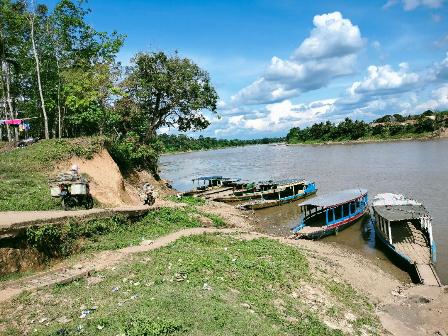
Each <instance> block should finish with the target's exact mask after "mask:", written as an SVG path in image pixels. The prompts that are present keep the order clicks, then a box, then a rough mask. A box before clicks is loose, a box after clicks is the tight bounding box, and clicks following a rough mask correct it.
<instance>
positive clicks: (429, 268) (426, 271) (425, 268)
mask: <svg viewBox="0 0 448 336" xmlns="http://www.w3.org/2000/svg"><path fill="white" fill-rule="evenodd" d="M415 270H416V273H417V276H418V279H419V281H420V283H421V284H423V285H426V286H437V287H441V286H443V284H442V282H441V281H440V279H439V277H438V275H437V273H436V270H435V269H434V266H433V265H432V264H415Z"/></svg>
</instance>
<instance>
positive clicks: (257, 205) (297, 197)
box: [241, 189, 317, 210]
mask: <svg viewBox="0 0 448 336" xmlns="http://www.w3.org/2000/svg"><path fill="white" fill-rule="evenodd" d="M316 192H317V189H315V190H313V191H311V192H307V193H304V194H300V195H295V196H292V197H287V198H283V199H279V200H267V201H265V202H263V201H260V202H256V203H255V202H254V203H247V204H243V205H242V206H241V207H242V208H244V209H247V210H260V209H266V208H271V207H275V206H279V205H282V204H287V203H291V202H295V201H298V200H301V199H304V198H306V197H309V196H311V195H314V194H315V193H316Z"/></svg>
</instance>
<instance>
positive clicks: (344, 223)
mask: <svg viewBox="0 0 448 336" xmlns="http://www.w3.org/2000/svg"><path fill="white" fill-rule="evenodd" d="M299 206H300V208H301V210H302V212H303V214H304V215H303V218H302V220H301V221H300V224H299V225H297V226H296V227H295V228H294V229H293V233H294V237H295V238H305V239H320V238H322V237H325V236H328V235H330V234H335V233H337V232H339V231H341V230H343V229H345V228H346V227H348V226H350V225H351V224H353V222H355V221H356V220H357V219H359V218H361V217H362V216H364V215H365V214H366V213H367V211H368V196H367V190H366V189H349V190H343V191H339V192H335V193H331V194H327V195H323V196H319V197H315V198H313V199H310V200H309V201H306V202H304V203H302V204H300V205H299Z"/></svg>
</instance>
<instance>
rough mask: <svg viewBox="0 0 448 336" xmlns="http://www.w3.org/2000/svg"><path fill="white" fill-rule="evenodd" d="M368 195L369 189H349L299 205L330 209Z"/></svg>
mask: <svg viewBox="0 0 448 336" xmlns="http://www.w3.org/2000/svg"><path fill="white" fill-rule="evenodd" d="M366 194H367V189H347V190H342V191H338V192H333V193H329V194H326V195H322V196H318V197H314V198H312V199H310V200H308V201H305V202H303V203H301V204H299V206H307V205H309V206H315V207H322V208H330V207H333V206H337V205H340V204H344V203H348V202H351V201H353V200H355V199H357V198H359V197H361V196H364V195H366Z"/></svg>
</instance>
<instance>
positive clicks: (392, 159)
mask: <svg viewBox="0 0 448 336" xmlns="http://www.w3.org/2000/svg"><path fill="white" fill-rule="evenodd" d="M160 169H161V176H162V177H163V178H165V179H168V180H171V181H172V185H173V187H174V188H176V189H178V190H181V191H185V190H189V189H191V188H192V187H193V185H192V182H191V179H192V178H193V177H195V176H204V175H223V176H228V177H241V178H243V179H247V180H251V181H259V180H266V179H283V178H292V177H297V178H305V179H308V180H312V181H315V182H316V184H317V187H318V189H319V191H318V194H323V193H326V192H331V191H338V190H343V189H351V188H358V187H362V188H367V189H368V190H369V197H370V199H373V196H374V195H375V194H377V193H383V192H393V193H401V194H404V195H406V196H408V197H411V198H414V199H417V200H419V201H421V202H423V204H424V205H425V206H426V208H427V209H428V210H429V211H430V213H431V216H432V217H433V232H434V237H435V240H436V243H437V264H436V269H437V272H438V274H439V277H440V278H441V280H442V282H443V283H444V284H448V216H447V215H448V200H447V198H448V139H441V140H431V141H400V142H389V143H372V144H346V145H319V146H311V145H307V146H286V145H256V146H247V147H239V148H227V149H220V150H212V151H204V152H191V153H182V154H173V155H164V156H162V157H161V159H160ZM299 203H300V202H297V203H292V204H287V205H283V206H280V207H274V208H270V209H264V210H260V211H257V212H256V213H255V218H256V223H257V224H256V225H257V229H258V230H259V231H261V232H266V233H271V234H281V235H288V234H290V230H291V228H292V227H294V226H295V225H296V224H297V223H298V220H299V217H300V210H299V207H298V204H299ZM366 222H367V221H366V220H364V221H363V220H360V221H358V222H357V223H355V224H354V225H352V226H351V227H349V228H348V229H346V230H344V231H342V232H340V233H339V234H338V235H337V236H330V237H327V238H324V240H323V241H324V242H328V243H337V244H342V245H344V246H346V247H348V248H350V249H354V250H356V251H357V252H359V253H361V254H363V255H365V256H367V257H368V258H370V259H371V260H372V261H373V262H375V263H377V264H379V265H380V266H381V267H382V268H383V269H385V270H386V271H388V272H391V273H393V274H394V275H396V276H397V277H398V278H400V279H401V280H406V279H407V274H406V273H404V272H403V271H401V270H400V269H399V268H398V267H396V266H395V265H394V264H393V263H392V262H390V261H389V259H388V257H387V255H385V254H384V253H383V251H382V250H381V246H378V244H375V240H374V239H373V236H372V234H371V233H372V232H371V231H369V230H368V227H366Z"/></svg>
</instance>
